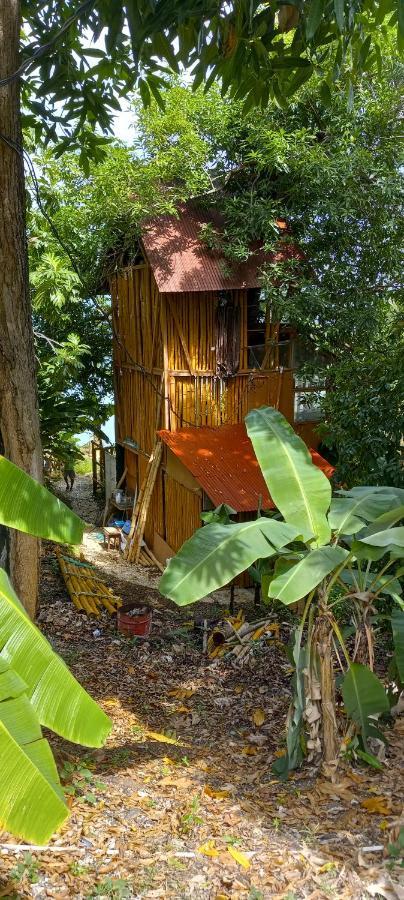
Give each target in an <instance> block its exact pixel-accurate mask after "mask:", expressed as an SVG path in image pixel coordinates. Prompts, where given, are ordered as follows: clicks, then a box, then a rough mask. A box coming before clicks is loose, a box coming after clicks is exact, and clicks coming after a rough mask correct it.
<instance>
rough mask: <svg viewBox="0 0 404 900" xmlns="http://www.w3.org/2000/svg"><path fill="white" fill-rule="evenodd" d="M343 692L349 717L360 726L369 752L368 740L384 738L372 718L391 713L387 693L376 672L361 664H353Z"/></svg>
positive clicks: (345, 679)
mask: <svg viewBox="0 0 404 900" xmlns="http://www.w3.org/2000/svg"><path fill="white" fill-rule="evenodd" d="M341 690H342V696H343V699H344V704H345V709H346V712H347V715H348V716H349V717H350V718H351V719H353V721H354V722H356V724H357V725H358V726H359V729H360V733H361V736H362V741H363V745H364V748H365V750H366V751H368V750H369V747H368V738H370V737H377V738H379V739H380V738H382V735H381V733H380V731H379V729H378V728H377V725H376V723H375V721H374V719H372V718H371V717H372V716H377V715H379V714H380V713H384V712H388V711H389V708H390V706H389V701H388V697H387V694H386V691H385V690H384V687H383V685H382V683H381V681H379V679H378V678H377V676H376V675H375V674H374V672H371V671H370V669H369V668H368V667H367V666H362V665H360V664H359V663H351V665H350V667H349V669H348V672H347V673H346V675H345V676H344V678H343V681H342V684H341Z"/></svg>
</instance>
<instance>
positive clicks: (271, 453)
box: [245, 406, 331, 546]
mask: <svg viewBox="0 0 404 900" xmlns="http://www.w3.org/2000/svg"><path fill="white" fill-rule="evenodd" d="M245 422H246V427H247V432H248V436H249V438H250V439H251V442H252V445H253V447H254V452H255V455H256V457H257V459H258V462H259V464H260V467H261V469H262V474H263V476H264V478H265V481H266V483H267V485H268V490H269V492H270V494H271V497H272V499H273V501H274V503H275V505H276V506H277V508H278V509H279V511H280V512H281V513H282V515H283V517H284V518H285V519H286V521H287V522H289V523H290V524H291V525H295V526H296V527H297V528H298V529H299V533H301V534H302V535H303V536H304V540H305V541H308V540H310V538H311V537H313V536H314V538H315V541H314V542H313V545H314V546H321V545H322V544H326V543H328V541H329V539H330V536H331V529H330V526H329V524H328V521H327V516H326V513H327V510H328V507H329V505H330V502H331V485H330V483H329V481H328V478H327V477H326V475H324V472H322V471H321V469H319V468H318V467H317V466H315V465H314V463H313V461H312V458H311V456H310V453H309V451H308V449H307V447H306V445H305V443H304V442H303V441H302V440H301V438H300V437H298V435H297V434H296V433H295V431H294V430H293V428H292V427H291V425H289V423H288V422H287V421H286V419H285V418H284V416H282V414H281V413H280V412H278V411H277V410H276V409H272V408H270V407H265V406H263V407H261V408H260V409H254V410H252V411H251V412H249V413H248V415H247V417H246V420H245Z"/></svg>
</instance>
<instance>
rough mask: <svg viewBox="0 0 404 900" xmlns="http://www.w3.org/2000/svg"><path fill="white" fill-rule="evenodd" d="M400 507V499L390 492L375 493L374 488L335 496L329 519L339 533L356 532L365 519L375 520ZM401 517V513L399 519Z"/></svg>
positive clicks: (362, 525) (333, 528) (361, 526)
mask: <svg viewBox="0 0 404 900" xmlns="http://www.w3.org/2000/svg"><path fill="white" fill-rule="evenodd" d="M392 506H394V507H397V508H399V500H398V498H396V497H394V496H393V495H392V494H389V493H385V494H384V493H375V491H374V490H373V489H372V488H368V490H367V491H365V492H363V493H360V494H359V495H356V496H354V497H352V496H351V497H348V496H345V497H334V498H333V499H332V501H331V508H330V512H329V515H328V521H329V523H330V525H331V528H332V530H333V531H336V532H337V533H338V534H355V533H356V532H357V531H360V530H361V528H363V527H364V522H363V520H365V521H367V522H373V521H374V520H376V519H378V518H380V516H381V515H382V514H385V513H387V512H390V513H391V511H392V510H391V507H392ZM400 518H401V515H399V517H398V519H396V521H398V520H399V519H400Z"/></svg>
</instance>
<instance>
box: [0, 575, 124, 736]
mask: <svg viewBox="0 0 404 900" xmlns="http://www.w3.org/2000/svg"><path fill="white" fill-rule="evenodd" d="M1 661H4V662H6V663H7V665H9V666H11V667H12V668H13V669H14V671H15V672H16V673H17V675H18V676H20V678H21V679H22V680H23V681H24V682H25V684H26V685H27V694H28V696H29V698H30V700H31V703H32V706H33V707H34V709H35V712H36V714H37V716H38V719H39V721H40V723H41V725H44V726H46V727H47V728H51V729H52V730H53V731H56V733H57V734H60V735H61V736H62V737H64V738H66V739H67V740H69V741H73V742H74V743H78V744H84V745H85V746H87V747H101V746H102V744H103V743H104V741H105V739H106V737H107V735H108V733H109V731H110V728H111V722H110V720H109V718H108V716H106V715H105V713H104V712H103V711H102V709H100V707H99V706H98V705H97V704H96V703H95V701H94V700H92V698H91V697H90V696H89V695H88V694H87V692H86V691H85V690H84V688H82V687H81V685H80V684H79V683H78V681H76V679H75V678H74V676H73V675H72V674H71V672H70V671H69V669H68V668H67V666H66V665H65V663H64V662H63V660H62V659H61V658H60V656H58V655H57V654H56V653H55V652H54V650H53V649H52V647H51V645H50V644H49V643H48V641H47V640H46V638H45V637H44V636H43V635H42V634H41V632H40V631H39V629H38V628H37V627H36V626H35V625H34V623H33V622H32V621H31V619H30V618H29V616H28V615H27V613H26V612H25V610H24V608H23V606H22V604H21V603H20V601H19V599H18V597H17V595H16V593H15V592H14V590H13V588H12V586H11V584H10V581H9V579H8V577H7V574H6V572H5V571H4V570H3V569H0V662H1Z"/></svg>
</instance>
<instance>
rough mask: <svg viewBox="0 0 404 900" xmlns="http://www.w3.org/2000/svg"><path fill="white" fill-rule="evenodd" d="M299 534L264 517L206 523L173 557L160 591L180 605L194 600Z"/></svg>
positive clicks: (221, 585) (291, 528)
mask: <svg viewBox="0 0 404 900" xmlns="http://www.w3.org/2000/svg"><path fill="white" fill-rule="evenodd" d="M298 536H299V532H298V529H297V528H294V527H293V526H292V525H286V524H285V523H284V522H277V521H276V520H274V519H267V518H265V517H262V518H259V519H255V520H254V521H253V522H239V523H230V524H229V525H221V524H219V523H213V524H211V525H205V526H204V527H203V528H199V529H198V531H196V532H195V534H194V535H193V536H192V537H191V538H190V539H189V540H188V541H186V542H185V544H183V546H182V547H181V550H180V551H179V553H177V555H176V556H174V557H173V558H172V559H170V561H169V563H168V566H167V568H166V570H165V572H164V575H163V576H162V577H161V579H160V582H159V590H160V591H161V593H162V594H164V596H165V597H170V599H171V600H174V602H175V603H176V604H177V605H178V606H187V605H188V604H189V603H195V602H196V601H197V600H200V599H201V597H206V595H207V594H210V593H211V591H215V590H217V589H218V588H221V587H223V586H224V585H225V584H228V583H229V582H230V581H232V579H233V578H235V577H236V575H239V574H240V573H241V572H244V570H245V569H248V567H249V566H251V565H252V564H253V563H254V562H255V561H256V560H257V559H265V558H267V557H269V556H273V555H274V553H275V552H276V550H277V549H280V548H281V547H284V546H285V545H286V544H289V543H290V542H291V541H295V540H296V539H297V538H298Z"/></svg>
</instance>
